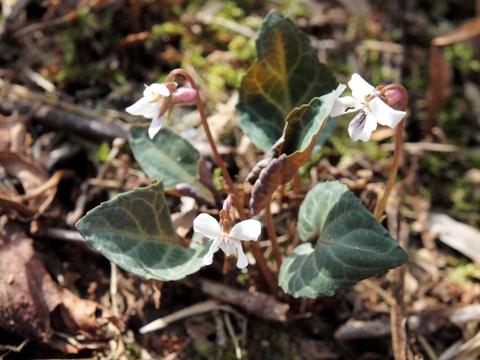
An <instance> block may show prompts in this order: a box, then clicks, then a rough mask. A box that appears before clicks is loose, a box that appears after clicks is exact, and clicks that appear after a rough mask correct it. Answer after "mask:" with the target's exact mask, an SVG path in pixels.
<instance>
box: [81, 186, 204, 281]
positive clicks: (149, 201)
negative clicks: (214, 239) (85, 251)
mask: <svg viewBox="0 0 480 360" xmlns="http://www.w3.org/2000/svg"><path fill="white" fill-rule="evenodd" d="M76 227H77V229H78V231H79V232H80V233H81V234H82V236H83V237H84V238H85V239H86V240H87V241H88V243H89V244H90V245H91V246H92V247H94V248H95V249H97V250H98V251H100V252H101V253H102V254H103V255H104V256H105V257H106V258H107V259H109V260H110V261H112V262H114V263H115V264H117V265H118V266H120V267H121V268H123V269H125V270H127V271H130V272H132V273H134V274H137V275H140V276H143V277H145V278H154V279H158V280H163V281H169V280H178V279H181V278H184V277H185V276H187V275H189V274H192V273H194V272H196V271H198V270H199V269H200V268H201V267H202V266H203V264H202V257H203V255H205V254H206V252H207V250H208V249H207V247H206V246H204V245H200V244H198V243H195V242H191V243H190V248H184V247H182V246H180V245H179V244H180V238H179V237H178V235H177V234H176V233H175V231H174V229H173V226H172V222H171V218H170V212H169V210H168V207H167V204H166V202H165V196H164V192H163V186H162V183H161V182H158V183H155V184H153V185H150V186H148V187H144V188H138V189H135V190H132V191H129V192H126V193H124V194H120V195H118V196H117V197H116V198H114V199H112V200H109V201H106V202H104V203H102V204H101V205H99V206H97V207H96V208H95V209H93V210H91V211H89V212H88V213H87V215H85V216H84V217H83V218H82V219H80V220H79V221H78V222H77V224H76Z"/></svg>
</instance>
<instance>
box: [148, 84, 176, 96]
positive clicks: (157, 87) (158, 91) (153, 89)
mask: <svg viewBox="0 0 480 360" xmlns="http://www.w3.org/2000/svg"><path fill="white" fill-rule="evenodd" d="M143 96H145V97H147V98H150V97H157V96H165V97H166V96H170V90H168V88H167V87H166V86H165V84H158V83H153V84H152V85H150V86H147V87H146V88H145V90H144V91H143Z"/></svg>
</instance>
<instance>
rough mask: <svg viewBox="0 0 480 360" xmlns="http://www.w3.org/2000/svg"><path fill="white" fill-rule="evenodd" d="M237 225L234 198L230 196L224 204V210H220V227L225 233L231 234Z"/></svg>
mask: <svg viewBox="0 0 480 360" xmlns="http://www.w3.org/2000/svg"><path fill="white" fill-rule="evenodd" d="M234 223H235V214H234V210H233V204H232V196H231V194H229V195H228V196H227V198H226V199H225V201H224V202H223V208H222V210H220V227H221V228H222V230H223V231H224V232H229V231H230V230H231V228H232V226H233V224H234Z"/></svg>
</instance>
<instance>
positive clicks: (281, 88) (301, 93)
mask: <svg viewBox="0 0 480 360" xmlns="http://www.w3.org/2000/svg"><path fill="white" fill-rule="evenodd" d="M256 50H257V59H256V60H255V62H254V64H253V65H252V67H251V68H250V69H249V71H248V72H247V74H246V75H245V76H244V78H243V80H242V83H241V86H240V89H239V90H240V100H239V103H238V106H237V117H238V125H239V126H240V128H241V129H242V130H243V131H244V132H245V133H246V134H247V135H248V137H249V138H250V139H251V140H252V142H253V143H254V144H255V145H256V146H258V147H259V148H260V149H262V150H263V151H267V150H268V149H270V148H271V147H272V146H273V145H274V144H275V142H276V141H277V140H278V139H279V138H280V136H281V135H282V132H283V128H284V127H285V118H286V116H287V115H288V114H289V113H290V111H292V110H293V109H294V108H296V107H298V106H300V105H302V104H306V103H308V102H309V101H310V100H311V99H313V98H314V97H316V96H320V95H323V94H327V93H329V92H330V91H332V90H333V89H334V88H335V86H336V81H335V78H334V76H333V75H332V74H331V73H330V71H329V70H328V69H327V67H326V66H325V65H323V64H321V63H320V62H319V61H318V57H317V53H316V51H315V49H314V48H313V47H312V46H311V44H310V40H309V39H308V37H307V35H305V34H304V33H303V32H301V31H300V30H299V29H298V28H297V27H296V26H295V24H294V23H293V22H292V21H291V20H289V19H286V18H284V17H283V15H282V14H281V13H279V12H277V11H272V12H270V13H269V14H268V15H267V17H266V18H265V20H264V21H263V23H262V27H261V28H260V30H259V32H258V35H257V40H256Z"/></svg>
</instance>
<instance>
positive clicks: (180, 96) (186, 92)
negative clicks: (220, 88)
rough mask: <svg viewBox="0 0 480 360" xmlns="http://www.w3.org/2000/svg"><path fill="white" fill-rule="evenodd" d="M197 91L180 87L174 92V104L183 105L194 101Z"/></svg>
mask: <svg viewBox="0 0 480 360" xmlns="http://www.w3.org/2000/svg"><path fill="white" fill-rule="evenodd" d="M197 95H198V93H197V90H195V89H194V88H191V87H180V88H178V89H177V90H176V91H175V92H174V97H175V103H176V104H183V103H189V102H192V101H194V100H195V99H196V98H197Z"/></svg>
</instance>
